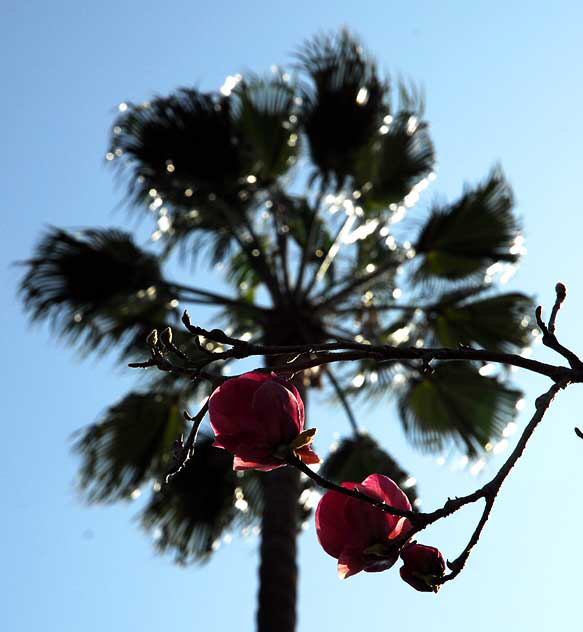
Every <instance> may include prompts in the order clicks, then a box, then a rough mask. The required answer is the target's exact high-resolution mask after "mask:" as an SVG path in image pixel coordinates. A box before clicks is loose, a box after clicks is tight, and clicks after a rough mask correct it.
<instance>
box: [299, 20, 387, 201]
mask: <svg viewBox="0 0 583 632" xmlns="http://www.w3.org/2000/svg"><path fill="white" fill-rule="evenodd" d="M298 58H299V60H300V67H301V69H302V70H303V71H304V72H306V73H307V74H308V75H309V78H310V85H309V86H306V87H305V89H304V94H303V103H302V106H301V121H302V123H303V126H304V129H305V132H306V134H307V137H308V142H309V146H310V156H311V158H312V162H313V163H314V165H315V166H316V168H317V169H318V171H319V174H320V175H321V177H322V178H323V180H324V182H330V183H331V184H332V183H333V182H334V180H335V182H336V188H337V189H340V188H341V187H342V186H343V184H344V183H345V181H346V179H347V178H348V177H351V176H354V175H355V173H356V166H357V160H358V154H359V152H360V151H361V150H362V149H363V148H364V147H366V146H367V145H368V144H369V143H370V142H371V139H372V138H373V136H375V135H376V134H377V132H378V130H379V128H380V126H381V125H382V122H383V118H384V116H385V115H387V114H388V107H387V105H386V104H385V96H386V92H387V90H388V87H387V86H386V85H385V84H384V83H383V82H382V81H381V80H380V79H379V78H378V76H377V70H376V65H375V63H374V61H373V60H372V59H370V58H369V57H367V55H366V54H365V53H364V51H363V49H362V46H361V44H360V43H359V42H358V41H357V40H356V39H355V38H354V37H353V36H351V35H350V34H349V33H348V32H346V31H342V32H341V33H340V34H339V35H338V36H337V37H325V36H319V37H316V38H314V39H313V40H311V41H309V42H307V43H306V44H305V45H304V47H303V48H302V50H301V51H300V53H299V54H298Z"/></svg>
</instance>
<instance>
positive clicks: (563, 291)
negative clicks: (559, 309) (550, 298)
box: [555, 282, 567, 303]
mask: <svg viewBox="0 0 583 632" xmlns="http://www.w3.org/2000/svg"><path fill="white" fill-rule="evenodd" d="M555 292H556V293H557V301H559V302H561V303H562V302H563V301H564V300H565V298H566V297H567V287H566V286H565V284H564V283H561V282H559V283H557V285H555Z"/></svg>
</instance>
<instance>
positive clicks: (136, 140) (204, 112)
mask: <svg viewBox="0 0 583 632" xmlns="http://www.w3.org/2000/svg"><path fill="white" fill-rule="evenodd" d="M239 141H240V139H239V138H238V135H237V130H236V129H235V128H234V126H233V121H232V112H231V101H230V99H229V98H226V97H218V96H216V95H213V94H203V93H201V92H198V91H197V90H194V89H186V88H183V89H181V90H178V91H177V92H176V93H175V94H172V95H170V96H168V97H156V98H155V99H152V100H151V101H149V102H147V103H146V104H142V105H129V106H128V107H127V109H126V111H125V112H123V113H122V114H121V115H120V116H119V117H118V119H117V120H116V121H115V122H114V125H113V128H112V138H111V153H112V154H113V155H116V151H117V153H118V154H121V155H123V156H124V157H125V163H126V165H127V166H129V168H130V169H131V170H132V176H131V180H130V196H131V198H132V199H133V201H134V202H135V203H136V204H138V203H150V202H152V200H153V199H155V198H157V197H158V196H159V197H160V198H161V199H162V200H163V201H164V202H169V203H170V204H172V205H173V206H175V207H178V208H190V207H205V206H207V205H209V203H210V205H211V206H212V202H213V198H214V197H217V196H220V197H221V198H222V199H224V200H228V199H231V198H233V197H235V198H236V196H237V194H238V193H239V192H241V190H242V189H244V188H245V184H246V183H245V182H244V180H242V178H243V176H244V175H245V174H244V166H243V158H242V155H241V148H240V142H239Z"/></svg>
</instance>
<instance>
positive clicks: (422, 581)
mask: <svg viewBox="0 0 583 632" xmlns="http://www.w3.org/2000/svg"><path fill="white" fill-rule="evenodd" d="M401 559H402V560H403V562H404V564H403V566H401V569H400V573H401V578H402V579H404V580H405V581H406V582H407V583H408V584H409V585H410V586H413V588H415V590H420V591H421V592H437V591H438V590H439V588H440V586H441V584H440V583H439V581H440V580H441V578H442V577H443V575H444V573H445V560H444V559H443V555H442V554H441V553H440V552H439V551H438V550H437V549H436V548H435V547H434V546H426V545H425V544H417V542H412V543H411V544H407V545H406V546H405V547H404V548H403V550H402V551H401Z"/></svg>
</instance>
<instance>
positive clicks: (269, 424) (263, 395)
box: [251, 380, 301, 446]
mask: <svg viewBox="0 0 583 632" xmlns="http://www.w3.org/2000/svg"><path fill="white" fill-rule="evenodd" d="M251 408H252V411H253V415H254V416H255V418H256V422H255V423H256V424H258V425H259V428H258V431H259V432H260V434H261V435H262V436H263V437H264V438H265V441H266V443H269V444H272V445H274V446H277V445H278V444H282V443H283V444H287V443H291V441H293V440H294V439H295V438H296V437H297V435H298V434H299V433H300V431H301V422H300V408H299V404H298V400H297V399H296V398H295V397H294V394H293V393H292V392H291V391H290V390H289V389H288V388H286V387H285V386H284V385H283V384H281V383H280V382H279V381H275V380H270V381H269V382H265V383H264V384H262V385H261V386H260V387H259V388H258V389H257V390H256V391H255V394H254V395H253V400H252V402H251Z"/></svg>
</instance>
